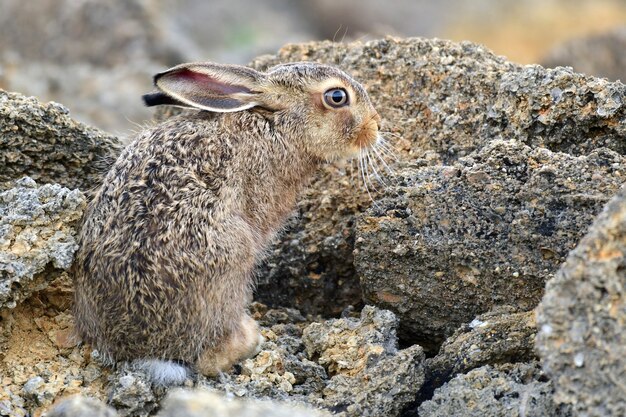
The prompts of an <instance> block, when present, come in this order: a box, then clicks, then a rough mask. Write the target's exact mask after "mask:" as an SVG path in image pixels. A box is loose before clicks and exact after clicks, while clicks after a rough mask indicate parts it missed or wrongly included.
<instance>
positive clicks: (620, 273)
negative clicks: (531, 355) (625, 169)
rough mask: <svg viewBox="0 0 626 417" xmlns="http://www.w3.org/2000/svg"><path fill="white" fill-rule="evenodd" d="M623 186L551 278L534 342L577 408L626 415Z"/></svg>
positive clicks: (561, 393) (561, 398)
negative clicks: (535, 341)
mask: <svg viewBox="0 0 626 417" xmlns="http://www.w3.org/2000/svg"><path fill="white" fill-rule="evenodd" d="M625 271H626V187H623V188H622V189H621V190H620V192H619V193H618V194H617V195H616V196H615V197H614V198H613V199H612V200H611V201H610V202H609V203H608V205H607V206H606V207H605V209H604V211H603V212H602V214H601V215H600V216H599V217H598V219H597V220H596V221H595V222H594V224H593V225H592V226H591V227H590V229H589V233H588V234H587V235H586V236H585V237H584V238H583V239H582V240H581V242H580V243H579V245H578V247H577V248H576V249H575V250H574V251H572V252H571V253H570V255H569V256H568V258H567V261H566V262H565V263H564V264H563V266H562V267H561V269H560V270H559V271H558V273H557V274H556V276H555V277H554V278H553V279H552V280H550V281H549V282H548V284H547V285H546V292H545V295H544V297H543V299H542V301H541V304H540V305H539V308H538V309H537V324H538V327H539V329H540V331H539V333H538V335H537V349H538V351H539V354H540V356H541V359H542V363H543V367H544V370H545V371H546V373H547V374H548V375H549V376H550V377H551V378H552V380H553V381H554V384H555V388H556V394H555V400H556V401H557V402H558V403H563V404H570V405H571V406H572V407H573V409H574V410H575V412H576V414H577V415H581V416H582V415H585V416H620V415H626V273H625Z"/></svg>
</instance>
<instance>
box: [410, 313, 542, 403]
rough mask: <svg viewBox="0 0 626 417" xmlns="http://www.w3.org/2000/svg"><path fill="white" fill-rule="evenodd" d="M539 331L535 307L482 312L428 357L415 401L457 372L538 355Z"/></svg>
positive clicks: (426, 395)
mask: <svg viewBox="0 0 626 417" xmlns="http://www.w3.org/2000/svg"><path fill="white" fill-rule="evenodd" d="M536 333H537V327H536V324H535V313H534V311H529V312H524V313H511V312H510V311H507V309H500V310H498V311H491V312H489V313H485V314H481V315H480V316H478V317H476V318H475V319H474V320H472V321H471V322H470V323H468V324H466V325H463V326H461V328H459V329H458V330H457V331H455V332H454V334H453V335H452V336H450V337H449V338H448V339H446V341H445V342H444V343H443V345H442V346H441V349H440V350H439V352H438V353H437V355H436V356H434V357H431V358H428V359H426V361H425V362H424V369H425V371H426V373H425V382H424V384H423V385H422V388H421V389H420V390H419V391H418V392H417V395H416V398H415V404H421V403H422V402H423V401H424V400H428V399H430V398H431V397H432V395H433V391H434V390H435V389H437V388H439V387H440V386H441V385H443V384H444V383H445V382H447V381H449V380H450V379H451V378H453V377H454V376H456V375H458V374H464V373H467V372H469V371H471V370H472V369H475V368H478V367H480V366H483V365H488V364H490V365H495V364H506V363H515V362H524V361H531V360H533V359H536V355H535V353H534V340H535V335H536Z"/></svg>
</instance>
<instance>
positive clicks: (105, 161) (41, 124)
mask: <svg viewBox="0 0 626 417" xmlns="http://www.w3.org/2000/svg"><path fill="white" fill-rule="evenodd" d="M121 149H122V145H121V144H120V142H119V141H118V140H117V139H116V138H115V137H113V136H111V135H108V134H105V133H103V132H101V131H99V130H97V129H94V128H91V127H88V126H85V125H83V124H81V123H77V122H75V121H74V120H72V119H71V118H70V117H69V112H68V110H67V109H66V108H65V107H63V106H62V105H60V104H57V103H54V102H51V103H47V104H43V103H41V102H39V101H38V100H37V99H35V98H33V97H25V96H22V95H20V94H17V93H7V92H4V91H2V90H0V166H2V167H3V169H2V171H0V189H6V188H10V186H11V185H10V184H8V185H7V182H8V181H12V180H16V179H19V178H22V177H23V176H25V175H28V176H30V177H32V178H33V179H34V180H36V181H38V182H39V183H56V184H60V185H63V186H65V187H68V188H71V189H73V188H79V189H81V190H84V191H86V192H88V191H91V189H92V188H94V187H96V186H97V185H98V184H99V183H100V181H101V177H102V175H103V174H104V173H106V171H107V170H108V168H109V166H110V165H111V164H112V163H113V162H114V161H115V159H116V158H117V156H118V154H119V153H120V151H121ZM3 182H4V183H5V184H4V185H3V184H2V183H3Z"/></svg>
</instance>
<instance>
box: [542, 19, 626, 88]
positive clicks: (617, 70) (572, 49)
mask: <svg viewBox="0 0 626 417" xmlns="http://www.w3.org/2000/svg"><path fill="white" fill-rule="evenodd" d="M624 49H626V26H621V27H617V28H614V29H612V30H609V31H607V32H604V33H598V34H595V35H590V36H585V37H579V38H575V39H570V40H568V41H565V42H563V43H561V44H559V45H557V46H556V47H554V48H553V49H552V50H551V51H549V52H548V53H547V54H546V56H545V57H543V59H541V64H542V65H544V66H546V67H560V66H567V67H573V68H574V70H575V71H577V72H583V73H585V74H589V75H594V76H596V77H605V78H608V79H609V80H622V82H625V81H626V56H624Z"/></svg>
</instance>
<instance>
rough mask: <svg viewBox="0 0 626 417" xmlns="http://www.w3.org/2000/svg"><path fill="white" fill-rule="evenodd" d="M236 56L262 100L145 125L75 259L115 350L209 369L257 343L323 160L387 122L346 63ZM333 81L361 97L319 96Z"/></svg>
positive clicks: (349, 149) (105, 346) (86, 317)
mask: <svg viewBox="0 0 626 417" xmlns="http://www.w3.org/2000/svg"><path fill="white" fill-rule="evenodd" d="M224 68H226V70H225V71H226V72H228V71H229V68H235V69H237V71H244V72H246V76H247V77H248V78H250V79H254V80H255V81H254V85H252V87H251V88H254V90H255V92H256V95H255V97H254V99H255V100H256V101H257V102H259V103H260V105H259V106H257V107H253V108H251V109H247V110H243V111H238V112H232V113H211V112H204V111H203V112H198V113H197V114H194V115H192V116H188V115H187V116H179V117H176V118H173V119H170V120H168V121H166V122H165V123H163V124H160V125H158V126H156V127H153V128H151V129H149V130H146V131H144V132H142V133H141V134H139V136H138V137H137V138H136V139H135V140H134V141H133V142H132V143H131V144H130V145H129V146H128V147H127V148H126V149H125V150H124V151H123V153H122V154H121V156H120V157H119V159H118V160H117V162H116V163H115V165H114V166H113V168H112V169H111V171H110V172H109V173H108V175H107V176H106V178H105V180H104V183H103V185H102V188H101V189H100V190H99V192H98V193H97V195H96V196H95V198H94V200H93V201H92V202H91V203H90V205H89V207H88V210H87V212H86V214H85V218H84V224H83V227H82V230H81V233H80V236H79V239H80V249H79V251H78V253H77V259H76V262H75V266H74V270H73V275H74V282H75V287H76V292H75V309H74V311H75V316H76V324H77V330H78V333H79V334H80V335H81V337H82V338H83V340H84V341H86V342H88V343H91V344H92V346H93V347H94V348H96V349H98V350H99V351H100V352H101V353H102V354H103V355H106V356H109V357H111V358H112V359H114V360H134V359H137V360H142V359H164V360H177V361H183V362H185V363H188V364H190V365H192V366H195V367H196V368H197V369H198V370H200V371H201V372H202V373H204V374H208V375H210V374H214V373H216V372H219V371H220V370H223V369H227V368H228V367H230V366H231V365H232V363H234V362H236V361H237V360H238V359H240V358H242V357H245V356H247V355H250V354H253V353H254V351H255V348H256V347H257V345H258V329H257V327H256V323H254V321H253V320H251V319H250V317H249V316H248V315H247V313H246V307H247V304H248V303H249V302H250V300H251V297H252V289H253V281H254V279H253V269H254V266H255V264H256V263H257V262H258V261H259V259H260V258H261V257H262V254H263V252H264V249H265V248H266V245H267V244H268V242H269V240H270V239H271V238H272V236H273V235H274V234H275V233H276V232H277V231H278V230H279V229H280V227H281V225H282V223H283V221H284V219H285V217H286V216H287V215H288V214H289V213H290V212H291V210H292V209H293V207H294V205H295V201H296V197H297V194H298V192H299V191H300V190H301V188H302V187H303V186H304V185H305V184H306V183H307V181H308V179H309V178H310V177H311V175H312V174H313V173H314V171H315V170H316V168H317V167H318V166H319V165H320V164H321V163H322V162H323V161H324V160H328V159H335V158H339V157H345V156H349V155H351V154H353V153H354V151H355V149H358V146H363V143H362V141H363V137H364V135H365V136H366V137H368V138H369V139H370V142H373V141H374V140H375V138H376V136H377V134H378V132H377V122H378V121H379V119H378V115H377V113H376V112H375V110H374V109H373V108H372V105H371V103H370V101H369V99H368V97H367V94H366V93H365V91H364V90H363V88H362V87H361V86H360V85H359V84H358V83H356V82H355V81H354V80H352V79H351V78H350V77H348V76H347V75H346V74H344V73H343V72H341V71H339V70H337V69H335V68H332V67H327V66H322V65H316V64H309V63H299V64H288V65H283V66H278V67H276V68H274V69H273V70H271V71H270V72H268V73H267V74H262V73H256V72H254V71H253V70H248V69H242V67H229V66H225V67H224ZM247 71H249V72H247ZM235 75H237V74H235ZM329 80H332V81H329ZM329 82H330V83H336V84H337V85H338V86H344V87H345V88H347V89H349V91H351V94H353V100H354V102H353V103H351V105H350V106H348V107H345V108H341V109H337V110H331V109H326V108H323V106H318V105H316V103H315V101H316V100H317V101H319V92H320V91H319V89H320V86H322V85H324V86H326V85H328V84H329ZM347 116H350V117H347Z"/></svg>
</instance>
